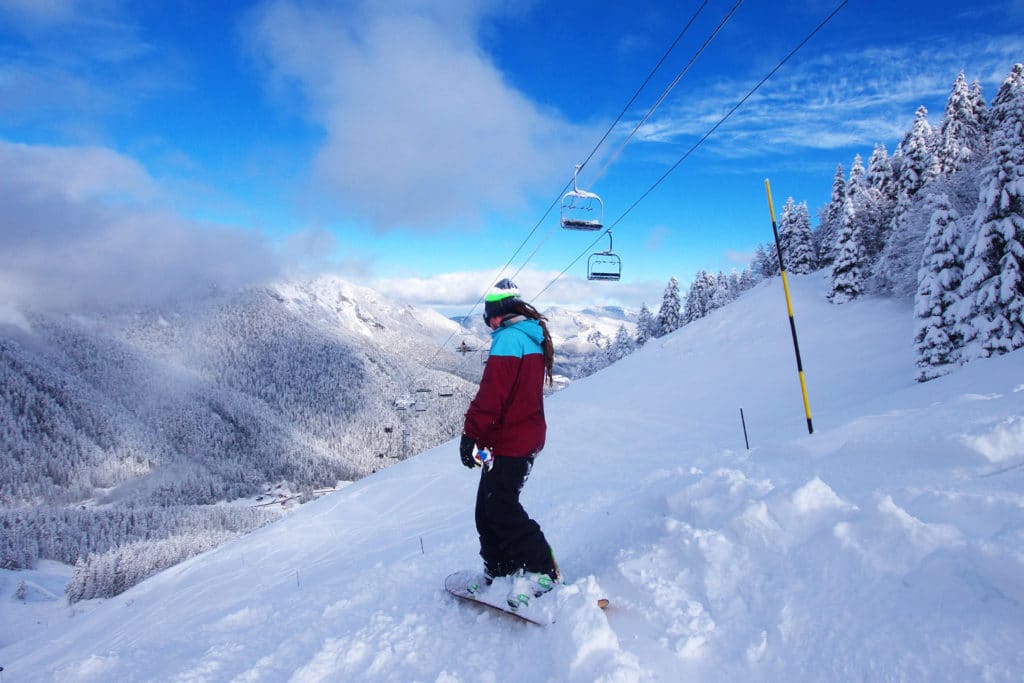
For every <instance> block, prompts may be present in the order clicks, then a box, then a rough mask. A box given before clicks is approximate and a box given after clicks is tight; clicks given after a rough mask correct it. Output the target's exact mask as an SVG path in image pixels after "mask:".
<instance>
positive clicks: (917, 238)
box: [861, 106, 939, 294]
mask: <svg viewBox="0 0 1024 683" xmlns="http://www.w3.org/2000/svg"><path fill="white" fill-rule="evenodd" d="M934 138H935V135H934V131H933V130H932V127H931V124H929V123H928V110H927V109H926V108H925V107H924V106H921V107H918V108H917V113H916V115H915V118H914V125H913V126H912V127H911V129H910V130H909V131H908V132H907V135H906V136H905V137H904V138H903V142H901V143H900V151H901V155H900V159H901V160H900V164H899V167H898V171H897V173H896V186H897V196H896V206H895V208H894V210H893V215H892V220H891V221H890V223H889V229H888V236H887V237H886V240H885V245H884V246H883V247H882V251H881V253H880V254H879V256H878V260H877V261H876V262H875V265H874V268H873V269H872V271H873V272H872V274H873V276H874V282H875V287H876V288H877V290H878V291H880V292H883V293H885V294H899V293H900V289H901V288H900V284H901V283H902V282H909V281H910V280H909V278H908V277H906V276H907V274H908V272H914V271H916V268H917V265H918V264H920V258H921V252H920V249H921V247H922V246H923V245H922V244H921V242H922V239H921V238H922V237H923V235H924V232H925V231H926V230H927V224H917V223H915V222H913V221H912V220H911V217H910V215H909V214H910V211H911V210H912V209H913V207H914V205H915V202H916V201H917V194H918V193H919V192H920V191H921V189H922V188H923V187H925V185H926V184H927V183H929V182H931V181H932V180H934V179H935V178H937V177H938V175H939V173H938V162H937V160H936V156H935V153H934V150H933V149H932V146H933V141H934ZM861 245H862V248H864V252H865V258H868V259H870V257H869V256H868V250H867V248H865V247H866V246H869V245H865V244H864V239H863V235H861ZM911 286H912V285H911Z"/></svg>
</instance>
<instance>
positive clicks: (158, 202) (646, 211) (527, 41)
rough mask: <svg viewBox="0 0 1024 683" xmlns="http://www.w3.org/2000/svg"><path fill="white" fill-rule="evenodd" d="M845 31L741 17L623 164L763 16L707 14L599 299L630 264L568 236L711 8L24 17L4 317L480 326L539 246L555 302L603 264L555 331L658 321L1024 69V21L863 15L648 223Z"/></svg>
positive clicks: (654, 137) (12, 136) (947, 7)
mask: <svg viewBox="0 0 1024 683" xmlns="http://www.w3.org/2000/svg"><path fill="white" fill-rule="evenodd" d="M838 4H839V2H838V0H837V1H835V2H832V1H829V2H826V1H824V0H809V1H806V2H786V1H783V2H767V1H764V0H746V1H745V2H742V4H740V5H739V6H738V8H737V9H736V10H735V13H734V14H733V15H732V17H731V19H730V20H729V21H728V22H727V23H726V24H725V25H724V27H723V28H722V30H721V31H720V32H719V33H718V34H717V36H715V38H714V40H712V42H711V43H710V44H709V45H708V47H707V49H706V50H704V51H703V52H702V53H701V54H700V55H699V57H697V58H696V60H695V61H693V64H692V66H691V67H690V68H689V69H688V70H687V71H686V72H685V74H684V75H683V77H682V78H681V79H680V81H679V82H678V84H677V85H676V86H675V88H674V89H672V91H671V92H670V93H669V94H668V96H667V97H666V98H665V100H664V102H663V103H662V104H661V106H660V107H659V108H658V109H657V110H656V111H655V113H654V114H653V116H652V117H651V118H650V119H648V121H647V122H646V124H645V125H644V126H643V127H641V128H640V130H639V131H638V133H637V135H636V136H634V138H633V139H632V140H631V141H630V142H629V144H628V145H626V146H625V147H624V148H622V151H621V153H619V154H618V155H617V156H615V157H614V159H611V160H610V156H611V154H612V152H613V151H614V150H615V149H617V148H618V147H619V146H620V144H621V143H622V141H623V140H624V138H625V136H626V135H627V134H628V133H629V132H630V131H632V130H633V129H634V127H635V126H636V125H637V123H638V122H639V121H640V120H641V118H642V117H643V116H644V114H645V113H646V112H647V110H648V109H649V108H650V107H651V105H652V104H653V103H654V102H655V100H656V99H657V98H658V96H659V95H660V94H661V93H662V92H663V91H664V90H665V88H666V87H667V86H668V84H669V83H670V82H671V81H672V79H673V78H675V77H676V75H677V74H678V73H679V72H680V71H681V70H682V69H683V68H684V65H686V64H687V62H688V61H690V60H691V59H692V58H693V56H694V55H695V53H696V52H697V51H698V49H699V47H700V46H701V44H702V43H703V42H704V41H705V40H706V39H707V38H708V36H709V35H710V34H711V32H712V31H713V30H714V28H715V27H716V26H717V25H718V24H719V23H720V22H721V21H722V20H723V18H724V17H725V16H726V15H727V14H728V13H729V12H730V10H732V9H733V8H734V7H735V5H736V3H735V2H734V1H728V2H716V1H711V0H709V2H707V3H706V5H705V6H704V7H703V8H702V9H701V10H700V12H699V13H698V14H697V16H696V19H695V20H694V22H693V24H692V26H691V28H690V29H689V30H688V32H687V33H686V34H685V35H684V36H683V38H682V39H681V40H680V41H679V43H678V45H677V47H676V48H675V50H674V51H673V52H672V53H671V54H670V55H669V57H668V58H667V59H666V61H665V63H664V64H663V66H662V67H661V69H660V70H659V71H657V72H656V73H655V75H654V77H653V78H652V79H651V81H650V83H649V84H648V85H647V87H646V88H645V89H644V90H643V91H641V93H640V95H639V97H638V98H637V100H636V103H635V104H634V106H633V107H632V108H630V110H629V111H627V112H626V114H625V116H624V117H623V119H622V121H621V122H620V124H619V126H618V127H617V128H616V129H615V130H614V131H613V132H612V134H611V135H610V136H609V138H608V140H607V142H606V143H605V145H604V146H603V147H602V148H601V149H599V151H598V154H597V155H595V157H594V158H593V160H592V161H591V162H590V163H589V164H588V165H587V167H586V168H585V169H584V171H583V173H582V175H581V178H580V184H581V186H584V187H589V188H590V189H591V190H593V191H594V192H597V193H598V194H600V195H601V197H602V198H603V200H604V203H605V222H606V224H611V223H613V222H615V221H618V222H617V223H616V226H615V229H614V241H615V251H616V252H617V253H618V254H619V255H620V256H621V258H622V261H623V278H622V281H620V282H618V283H591V282H587V281H586V279H585V263H586V256H585V255H586V254H588V253H589V252H590V251H595V250H600V249H604V248H605V240H604V239H602V240H601V241H600V242H598V243H597V244H596V245H595V246H594V247H593V248H591V247H590V246H589V245H590V244H591V242H592V241H593V240H594V238H595V235H593V234H589V233H571V232H568V231H563V230H560V229H558V228H557V227H556V225H557V215H556V214H549V215H548V216H547V217H546V218H545V219H544V220H541V219H542V217H543V216H544V213H545V211H546V210H547V208H548V206H549V205H550V204H551V203H552V201H553V200H554V199H555V198H556V197H557V196H558V195H559V194H560V192H561V189H562V188H563V186H564V185H565V184H566V182H568V181H569V180H570V179H571V176H572V169H573V166H574V164H576V163H580V162H582V161H583V160H584V159H585V158H586V156H587V155H588V154H589V152H590V151H591V149H593V147H594V146H595V145H596V144H597V142H598V140H600V138H601V136H602V135H603V134H604V133H605V131H606V130H607V129H608V127H609V126H610V124H611V123H612V121H614V120H615V118H616V116H617V115H618V114H619V112H620V111H621V110H622V108H623V107H624V105H625V104H626V102H627V101H628V100H629V99H630V97H632V95H633V94H634V92H635V91H636V89H637V88H638V87H639V86H640V84H641V83H642V82H643V80H644V79H645V78H646V77H647V75H648V73H649V72H650V70H651V69H652V68H653V67H654V65H655V64H656V63H657V61H658V60H659V59H660V58H661V56H662V55H663V53H664V52H665V50H666V49H667V48H668V46H669V45H670V44H671V43H672V41H673V40H674V39H675V38H676V36H677V35H678V34H679V32H680V31H681V30H682V28H683V26H684V25H685V24H686V23H687V21H688V20H689V19H690V18H691V17H692V16H693V15H694V14H695V13H697V10H698V8H700V7H701V3H700V2H697V1H695V0H691V1H688V2H674V1H673V2H665V1H662V2H646V1H644V0H637V1H636V2H631V3H620V2H577V1H575V0H567V1H565V2H559V3H543V2H499V1H497V0H450V1H448V2H444V3H434V2H416V1H412V0H409V1H406V2H370V1H368V0H367V1H365V2H342V3H338V2H335V3H326V2H299V1H298V0H275V1H271V2H216V3H209V2H204V1H201V0H182V1H179V2H173V3H172V2H156V3H140V2H126V1H121V0H78V1H76V0H0V163H2V164H3V166H4V168H5V171H4V174H3V177H2V178H0V200H3V201H2V202H0V207H2V208H0V247H2V249H0V252H3V254H5V255H4V256H0V261H3V263H2V264H0V265H2V266H3V268H2V269H0V270H2V274H0V310H2V309H3V308H4V307H7V308H11V307H16V306H18V305H26V304H34V305H47V306H58V307H71V308H74V307H80V306H88V305H96V304H109V303H114V304H119V303H130V302H137V301H139V300H144V301H145V300H159V299H162V298H166V297H171V296H178V295H181V294H183V293H189V292H197V291H200V292H201V291H205V290H206V289H208V288H209V287H210V286H211V285H217V286H234V285H237V284H243V283H246V282H255V281H260V280H263V279H266V278H273V277H280V276H290V277H294V276H296V275H305V274H314V273H319V272H331V273H336V274H338V275H340V276H342V277H344V278H346V279H349V280H352V281H354V282H357V283H360V284H365V285H368V286H371V287H375V288H377V289H379V290H380V291H382V292H384V293H385V294H388V295H389V296H394V297H397V298H400V299H405V300H408V301H411V302H415V303H422V304H427V305H432V306H436V307H438V308H439V309H440V310H443V311H444V312H446V313H452V314H455V313H458V312H468V310H469V308H470V306H472V304H473V303H474V302H475V301H476V300H477V298H478V297H479V296H480V294H481V293H482V291H483V290H484V289H485V288H486V287H487V285H488V284H490V282H491V281H492V279H493V278H494V276H495V275H496V274H497V273H498V269H499V268H501V267H502V266H503V265H504V264H505V263H506V262H508V261H509V259H510V258H511V257H512V256H513V253H514V252H515V251H516V249H517V248H519V247H520V246H521V245H522V249H521V251H520V252H519V255H518V256H517V257H516V258H515V259H513V261H512V265H511V268H510V270H509V272H508V273H506V274H511V273H518V274H517V275H516V279H517V281H518V282H519V284H520V286H521V288H522V290H523V292H524V294H525V295H526V296H527V297H528V298H532V297H533V296H534V295H535V294H536V293H537V292H539V291H541V290H542V289H543V288H544V287H545V286H546V285H548V284H549V283H550V282H551V281H552V280H553V279H554V278H555V276H557V275H558V274H559V273H560V272H561V271H562V270H563V269H565V268H566V267H569V266H570V263H571V262H572V261H573V259H575V258H576V257H577V256H579V255H581V254H583V255H584V258H583V259H581V260H580V261H579V262H577V263H576V264H575V265H573V266H571V267H569V270H568V271H567V272H566V274H565V275H564V276H563V277H561V278H560V279H559V280H558V281H557V283H556V284H554V285H553V286H551V287H549V288H548V289H546V290H545V291H544V294H543V295H542V296H541V297H540V298H538V299H536V301H535V303H538V304H540V305H550V304H555V303H557V304H566V305H577V306H579V305H586V304H621V305H626V306H631V307H638V306H639V305H640V304H641V303H642V302H647V303H648V304H649V305H650V306H651V307H652V308H656V307H657V304H658V303H659V302H660V298H661V293H662V290H663V289H664V286H665V282H666V281H667V280H668V278H669V277H670V276H676V277H677V278H679V279H680V281H681V282H682V283H683V285H684V286H685V285H686V284H687V283H688V282H689V281H690V280H691V279H692V277H693V274H694V272H695V271H696V270H697V269H698V268H705V269H709V270H713V271H716V270H719V269H722V270H726V271H728V270H730V269H732V268H742V267H743V266H745V265H746V264H747V263H748V262H749V260H750V256H751V254H752V252H753V249H754V247H755V245H756V244H757V243H758V242H767V241H768V240H770V239H771V227H770V223H769V222H768V212H767V206H766V202H765V196H764V187H763V181H764V178H766V177H768V178H770V179H771V181H772V187H773V192H774V195H775V203H776V207H777V210H778V209H780V208H781V206H782V205H783V203H784V202H785V199H786V198H787V197H789V196H792V197H794V198H795V199H796V200H797V201H807V203H808V206H809V207H810V209H811V211H812V215H813V214H815V212H816V209H817V208H818V207H820V206H821V205H822V204H824V202H825V201H827V198H828V194H829V191H830V188H831V183H832V175H833V173H834V170H835V167H836V164H837V163H842V164H843V166H844V168H846V169H849V166H850V163H851V162H852V160H853V156H854V155H855V154H857V153H860V154H861V155H862V156H863V157H864V158H865V160H866V159H867V157H868V156H869V155H870V153H871V150H872V147H873V145H874V144H875V143H883V144H885V145H886V147H887V148H888V149H889V151H890V152H892V151H893V149H894V148H895V146H896V144H897V142H898V141H899V139H900V138H901V137H902V134H903V132H904V131H905V130H907V129H908V128H909V126H910V124H911V122H912V121H913V117H914V111H915V109H916V108H917V106H918V105H921V104H923V105H925V106H926V107H928V109H929V111H930V113H931V118H932V120H933V122H937V121H938V120H939V117H940V116H941V113H942V108H943V106H944V103H945V99H946V97H947V95H948V93H949V89H950V87H951V85H952V83H953V80H954V78H955V77H956V75H957V73H958V72H959V71H960V70H961V69H963V70H964V71H965V74H966V76H967V78H968V80H969V81H970V80H974V79H978V80H980V81H981V83H982V86H983V89H984V93H985V96H986V99H991V98H992V96H993V95H994V94H995V91H996V89H997V87H998V84H999V83H1000V82H1001V80H1002V79H1003V78H1004V77H1005V75H1006V74H1007V73H1008V72H1009V69H1010V67H1011V66H1012V64H1013V63H1014V62H1015V61H1021V60H1022V59H1024V38H1022V35H1024V31H1022V30H1021V29H1022V28H1024V2H1021V0H1010V1H1006V2H982V3H971V4H968V3H952V2H933V3H929V5H928V9H927V10H923V9H920V8H916V7H910V6H909V5H910V3H898V2H885V3H882V2H856V1H852V2H849V3H848V4H847V5H846V6H845V7H844V8H843V9H842V10H841V11H839V13H838V14H837V15H836V16H835V18H834V19H832V20H831V21H830V22H829V23H828V24H827V25H826V26H825V27H824V28H823V29H822V30H821V31H820V32H819V33H818V34H817V35H816V36H815V37H814V38H812V39H811V40H810V42H808V43H807V44H806V46H804V47H803V49H802V50H801V51H800V52H798V53H797V54H796V55H795V56H794V57H793V58H792V59H791V60H790V61H789V62H787V63H786V64H785V65H784V66H783V67H782V68H781V69H780V70H779V71H778V72H777V73H775V74H774V75H773V76H772V78H771V79H770V80H769V81H768V82H767V83H766V84H765V85H764V86H763V87H762V88H761V89H760V90H758V92H757V93H756V94H755V95H754V96H753V97H751V98H750V99H749V100H748V101H747V102H746V103H745V104H744V105H743V106H742V107H741V108H740V109H738V110H737V111H736V113H735V114H733V115H732V117H731V118H729V120H728V121H726V122H725V123H724V124H723V125H722V126H721V127H720V128H718V129H717V130H716V131H715V133H714V134H713V135H712V136H711V137H710V138H708V140H707V141H706V142H705V143H704V144H702V145H701V146H700V147H698V148H697V149H696V150H695V151H694V152H693V154H691V155H690V156H689V157H688V158H687V159H686V160H685V161H684V162H683V163H681V164H680V165H679V166H678V167H677V168H676V170H675V171H674V172H672V173H671V174H670V175H669V176H668V177H667V178H666V179H665V180H664V182H663V183H662V184H661V185H659V186H658V187H657V188H656V189H654V190H653V191H652V192H651V193H650V194H649V195H648V196H647V197H646V198H645V199H644V200H643V201H641V202H640V203H639V204H637V205H636V207H635V208H634V209H632V210H631V211H629V213H628V215H625V217H623V215H624V214H625V212H626V211H627V209H628V208H629V207H630V206H631V205H633V204H634V202H636V201H637V200H638V199H639V198H640V197H641V196H642V195H643V193H644V192H645V191H647V190H648V189H649V188H650V187H651V186H652V185H653V184H654V183H655V181H657V179H658V178H660V177H661V176H662V175H663V174H664V173H665V172H666V171H668V170H669V168H670V167H671V166H672V165H673V164H675V163H676V162H677V161H678V160H679V159H680V158H681V157H682V156H683V155H684V154H685V153H686V151H687V150H688V149H690V148H691V147H692V146H693V144H694V143H695V142H696V141H697V140H698V139H699V138H700V137H701V136H702V135H704V133H705V132H707V131H708V130H709V129H710V128H711V127H712V126H713V125H714V124H715V123H716V122H717V121H719V120H720V119H721V117H722V116H724V115H725V114H726V112H728V111H729V109H730V108H731V107H732V106H734V105H735V104H736V103H737V102H738V101H739V100H740V98H742V97H743V96H744V95H746V94H747V92H748V91H749V90H750V89H751V88H752V87H753V86H754V85H755V84H756V83H757V82H758V81H759V80H760V79H761V78H763V77H764V76H765V75H767V74H768V72H769V71H770V70H771V69H772V68H773V67H774V66H775V65H776V64H777V63H778V62H779V60H781V59H782V57H783V56H784V55H786V54H787V53H788V52H789V51H790V50H791V49H792V48H794V47H795V46H796V45H797V44H798V43H799V42H800V41H801V40H802V39H803V38H804V37H805V36H807V34H808V33H810V32H811V30H812V29H814V27H815V26H817V25H818V24H819V23H820V22H821V21H822V20H823V19H824V18H825V17H826V16H828V15H829V13H830V12H832V10H833V9H835V7H837V6H838ZM609 161H610V163H608V162H609ZM606 163H607V166H606V167H605V165H606ZM535 226H537V227H536V230H534V227H535ZM531 231H534V232H533V234H532V237H531V238H530V239H528V240H527V237H528V235H530V233H531ZM524 240H526V241H525V243H524ZM528 257H530V258H529V260H527V258H528Z"/></svg>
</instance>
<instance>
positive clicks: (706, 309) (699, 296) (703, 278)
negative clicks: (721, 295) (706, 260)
mask: <svg viewBox="0 0 1024 683" xmlns="http://www.w3.org/2000/svg"><path fill="white" fill-rule="evenodd" d="M716 289H717V283H716V282H715V276H714V275H712V274H711V273H709V272H707V271H706V270H699V271H697V274H696V275H695V276H694V278H693V284H692V285H690V290H689V291H688V292H687V293H686V306H685V308H684V309H683V320H684V321H685V322H687V323H692V322H693V321H694V320H699V319H701V318H703V317H704V316H706V315H707V314H708V313H710V312H711V311H712V310H713V307H712V299H713V298H714V296H715V290H716Z"/></svg>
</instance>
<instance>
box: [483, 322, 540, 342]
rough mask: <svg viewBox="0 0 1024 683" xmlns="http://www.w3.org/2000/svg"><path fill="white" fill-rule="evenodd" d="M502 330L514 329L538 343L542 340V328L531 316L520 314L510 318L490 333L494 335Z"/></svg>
mask: <svg viewBox="0 0 1024 683" xmlns="http://www.w3.org/2000/svg"><path fill="white" fill-rule="evenodd" d="M502 330H516V331H517V332H522V333H523V334H525V335H526V336H527V337H529V338H530V339H532V340H533V342H534V343H535V344H538V345H539V344H541V343H542V342H543V341H544V328H542V327H541V326H540V323H539V322H538V321H536V320H534V319H533V318H527V317H525V316H521V315H519V316H516V317H514V318H510V319H508V320H506V321H505V322H503V323H502V324H501V327H499V328H498V329H496V330H494V331H493V332H491V335H492V336H493V335H496V334H498V333H499V332H501V331H502Z"/></svg>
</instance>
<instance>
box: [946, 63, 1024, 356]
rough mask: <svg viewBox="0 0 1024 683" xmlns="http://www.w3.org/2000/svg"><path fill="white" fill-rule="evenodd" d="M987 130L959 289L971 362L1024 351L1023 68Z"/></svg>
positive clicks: (1006, 85) (1007, 83)
mask: <svg viewBox="0 0 1024 683" xmlns="http://www.w3.org/2000/svg"><path fill="white" fill-rule="evenodd" d="M988 126H989V135H990V144H989V150H988V153H987V155H986V157H985V163H984V166H983V167H982V170H981V191H980V192H979V197H978V208H977V210H976V212H975V221H976V224H977V232H976V233H975V235H974V237H973V239H972V240H971V243H970V244H969V246H968V248H967V256H966V264H965V266H964V279H963V284H962V286H961V298H962V299H963V309H962V312H961V316H960V328H959V332H960V333H961V334H963V336H964V341H965V344H966V346H965V352H964V357H965V358H966V359H968V360H969V359H971V358H973V357H979V356H980V357H988V356H990V355H993V354H999V353H1006V352H1008V351H1012V350H1013V349H1018V348H1021V347H1022V346H1024V65H1022V64H1019V63H1018V64H1015V65H1014V66H1013V68H1012V69H1011V71H1010V74H1009V75H1008V76H1007V77H1006V80H1004V81H1003V84H1002V85H1001V86H1000V87H999V92H998V93H997V94H996V96H995V99H993V100H992V107H991V109H990V110H989V115H988Z"/></svg>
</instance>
